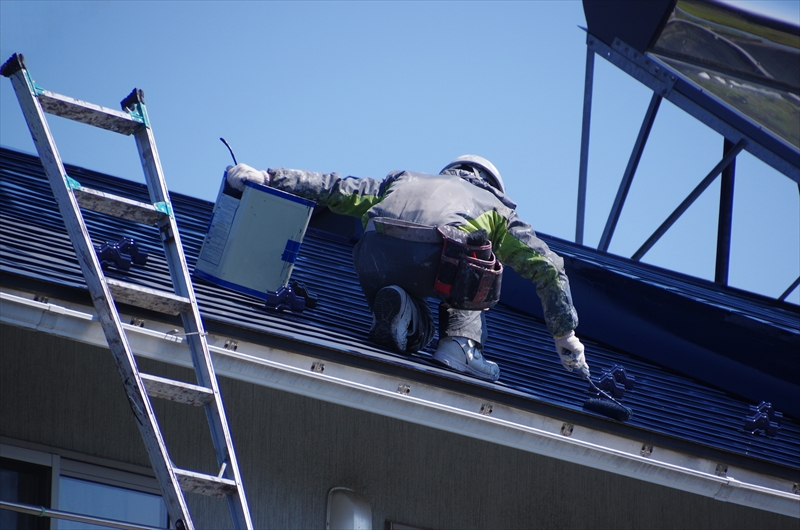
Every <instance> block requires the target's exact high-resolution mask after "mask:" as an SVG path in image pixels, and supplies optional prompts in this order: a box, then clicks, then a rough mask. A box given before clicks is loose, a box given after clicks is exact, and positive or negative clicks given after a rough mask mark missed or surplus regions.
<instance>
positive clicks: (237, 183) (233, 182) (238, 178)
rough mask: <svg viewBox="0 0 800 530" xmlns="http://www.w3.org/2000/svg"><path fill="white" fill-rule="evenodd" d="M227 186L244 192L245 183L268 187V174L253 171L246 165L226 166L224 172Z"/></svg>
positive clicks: (262, 171)
mask: <svg viewBox="0 0 800 530" xmlns="http://www.w3.org/2000/svg"><path fill="white" fill-rule="evenodd" d="M225 173H226V175H227V179H228V184H229V185H230V186H231V187H232V188H234V189H236V190H239V191H244V183H245V182H254V183H255V184H260V185H262V186H269V173H267V172H266V171H264V170H261V171H259V170H257V169H254V168H252V167H250V166H248V165H246V164H237V165H235V166H228V169H227V171H226V172H225Z"/></svg>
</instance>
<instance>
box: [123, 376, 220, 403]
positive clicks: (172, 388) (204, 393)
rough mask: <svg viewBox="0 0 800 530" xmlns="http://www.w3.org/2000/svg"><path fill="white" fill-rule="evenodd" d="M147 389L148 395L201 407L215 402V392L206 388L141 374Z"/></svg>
mask: <svg viewBox="0 0 800 530" xmlns="http://www.w3.org/2000/svg"><path fill="white" fill-rule="evenodd" d="M139 375H141V377H142V380H143V381H144V386H145V387H146V388H147V394H148V395H150V396H152V397H157V398H162V399H167V400H169V401H176V402H178V403H185V404H187V405H194V406H196V407H200V406H202V405H205V404H206V403H211V402H212V401H214V392H213V391H212V390H211V389H210V388H206V387H204V386H198V385H193V384H190V383H184V382H183V381H174V380H172V379H166V378H164V377H158V376H157V375H150V374H139Z"/></svg>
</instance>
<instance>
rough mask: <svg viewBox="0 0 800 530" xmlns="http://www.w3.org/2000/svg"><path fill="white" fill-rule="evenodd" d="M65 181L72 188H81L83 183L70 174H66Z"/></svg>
mask: <svg viewBox="0 0 800 530" xmlns="http://www.w3.org/2000/svg"><path fill="white" fill-rule="evenodd" d="M64 181H65V182H66V183H67V187H68V188H69V189H71V190H79V189H81V183H80V182H78V181H77V180H75V179H74V178H72V177H70V176H69V175H64Z"/></svg>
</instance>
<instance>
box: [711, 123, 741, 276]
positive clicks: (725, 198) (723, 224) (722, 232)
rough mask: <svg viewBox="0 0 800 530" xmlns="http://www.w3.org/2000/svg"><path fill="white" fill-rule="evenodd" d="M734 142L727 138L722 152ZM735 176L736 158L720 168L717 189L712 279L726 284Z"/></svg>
mask: <svg viewBox="0 0 800 530" xmlns="http://www.w3.org/2000/svg"><path fill="white" fill-rule="evenodd" d="M733 147H734V143H733V142H731V141H730V140H728V139H727V138H726V139H725V141H724V144H723V149H722V154H723V155H726V154H727V153H728V152H729V151H730V150H731V149H733ZM735 177H736V159H735V158H734V159H733V160H731V163H730V164H728V166H727V167H726V168H725V169H723V170H722V179H721V186H720V190H719V224H718V225H717V262H716V263H717V264H716V270H715V272H714V281H715V282H716V283H720V284H722V285H728V272H729V270H730V261H731V225H732V223H733V188H734V180H735Z"/></svg>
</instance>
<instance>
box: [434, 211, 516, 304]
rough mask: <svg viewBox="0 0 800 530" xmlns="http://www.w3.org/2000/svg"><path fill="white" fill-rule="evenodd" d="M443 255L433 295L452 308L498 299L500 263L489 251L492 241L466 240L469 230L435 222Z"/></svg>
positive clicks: (501, 270)
mask: <svg viewBox="0 0 800 530" xmlns="http://www.w3.org/2000/svg"><path fill="white" fill-rule="evenodd" d="M436 230H437V231H438V232H439V234H440V235H441V237H442V259H441V262H440V263H439V272H438V273H437V275H436V282H435V284H434V287H433V290H434V296H436V297H437V298H439V299H440V300H442V301H444V302H446V303H447V304H448V305H450V307H452V308H454V309H466V310H473V311H474V310H481V309H489V308H490V307H493V306H494V305H495V304H497V302H498V301H499V300H500V287H501V283H502V279H503V265H502V264H501V263H500V262H499V261H497V257H496V256H495V255H494V252H492V242H491V241H489V240H488V239H484V240H483V241H482V242H481V243H480V244H475V242H474V241H469V234H468V233H467V232H464V231H463V230H459V229H458V228H456V227H454V226H438V227H436Z"/></svg>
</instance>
